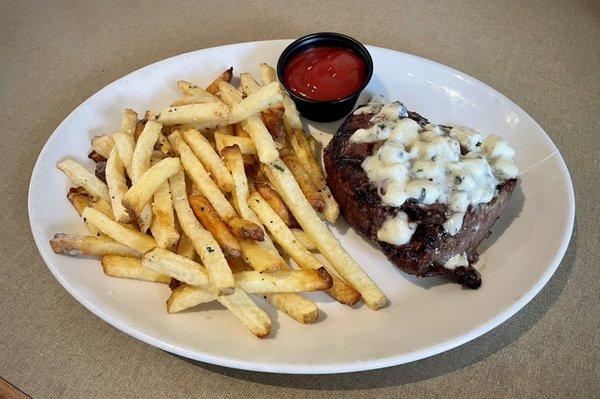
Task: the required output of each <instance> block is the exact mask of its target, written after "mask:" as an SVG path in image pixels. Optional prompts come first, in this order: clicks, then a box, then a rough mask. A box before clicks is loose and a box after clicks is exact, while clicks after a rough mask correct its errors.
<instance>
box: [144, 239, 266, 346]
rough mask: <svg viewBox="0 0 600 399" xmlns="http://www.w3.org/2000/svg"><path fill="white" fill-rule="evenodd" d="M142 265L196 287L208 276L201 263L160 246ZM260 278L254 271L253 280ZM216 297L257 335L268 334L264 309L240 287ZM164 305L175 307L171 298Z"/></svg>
mask: <svg viewBox="0 0 600 399" xmlns="http://www.w3.org/2000/svg"><path fill="white" fill-rule="evenodd" d="M142 265H143V266H146V267H149V268H151V269H153V270H155V271H158V272H161V273H165V274H170V275H171V277H174V278H176V279H177V280H179V281H182V282H187V283H188V284H190V283H191V284H192V285H196V286H199V287H203V284H204V283H205V282H206V280H207V279H208V278H207V275H206V271H205V270H204V268H203V267H202V266H201V265H200V264H198V263H195V262H192V261H190V260H189V259H186V258H184V257H182V256H178V255H176V254H173V253H171V252H168V251H165V250H162V249H159V248H156V249H154V250H153V251H151V252H148V253H146V254H145V255H144V259H143V261H142ZM261 278H262V277H261V275H260V274H259V273H257V276H256V279H258V280H260V279H261ZM177 289H179V288H177ZM177 289H176V290H175V291H177ZM181 290H183V289H181ZM181 290H180V291H181ZM176 296H177V294H176V295H175V297H176ZM216 299H217V300H218V301H219V302H220V303H221V304H223V305H224V306H225V307H226V308H227V309H229V310H230V311H231V312H232V313H233V314H234V316H235V317H237V318H238V320H240V321H241V322H242V323H243V324H244V325H245V326H246V327H247V328H248V329H250V330H251V331H252V332H253V333H254V334H255V335H256V336H258V337H264V336H266V335H268V333H269V331H270V327H271V320H270V319H269V317H268V316H267V314H266V313H265V312H264V311H263V310H261V309H260V308H259V307H258V306H256V304H255V303H254V302H252V300H251V299H250V297H248V295H247V294H246V293H245V292H244V290H243V288H241V287H238V288H237V289H236V290H235V291H234V292H233V294H231V295H228V296H220V297H217V298H216ZM167 306H168V309H169V308H170V309H171V311H173V310H174V309H176V308H177V307H176V306H174V304H173V300H172V301H171V305H169V304H168V305H167Z"/></svg>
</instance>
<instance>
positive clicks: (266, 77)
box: [260, 64, 302, 134]
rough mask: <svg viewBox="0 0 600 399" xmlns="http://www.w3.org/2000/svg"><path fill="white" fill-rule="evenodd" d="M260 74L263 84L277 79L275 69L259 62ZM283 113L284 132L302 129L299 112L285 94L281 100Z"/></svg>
mask: <svg viewBox="0 0 600 399" xmlns="http://www.w3.org/2000/svg"><path fill="white" fill-rule="evenodd" d="M260 74H261V78H262V82H263V84H264V85H267V84H271V83H272V82H276V81H277V74H276V73H275V70H274V69H273V68H272V67H270V66H269V65H267V64H260ZM282 104H283V107H284V108H285V113H284V114H283V125H284V127H285V131H286V133H288V134H289V133H290V132H291V131H292V130H293V129H302V121H300V114H299V113H298V109H297V108H296V104H294V101H293V100H292V99H291V98H290V96H288V95H287V94H285V95H284V96H283V100H282Z"/></svg>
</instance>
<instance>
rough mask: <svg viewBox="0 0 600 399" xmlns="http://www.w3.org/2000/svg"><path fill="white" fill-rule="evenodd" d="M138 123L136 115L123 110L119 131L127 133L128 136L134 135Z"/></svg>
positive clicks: (128, 110) (131, 111) (133, 112)
mask: <svg viewBox="0 0 600 399" xmlns="http://www.w3.org/2000/svg"><path fill="white" fill-rule="evenodd" d="M137 123H138V114H137V112H135V111H134V110H132V109H129V108H127V109H125V112H123V118H122V119H121V129H120V130H121V131H122V132H125V133H127V134H128V135H130V136H133V135H134V134H135V129H136V126H137Z"/></svg>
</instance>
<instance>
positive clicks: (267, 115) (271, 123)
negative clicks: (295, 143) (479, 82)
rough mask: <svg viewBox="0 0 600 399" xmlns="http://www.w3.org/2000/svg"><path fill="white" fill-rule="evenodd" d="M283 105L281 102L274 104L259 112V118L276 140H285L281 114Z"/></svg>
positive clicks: (283, 108) (283, 110)
mask: <svg viewBox="0 0 600 399" xmlns="http://www.w3.org/2000/svg"><path fill="white" fill-rule="evenodd" d="M284 113H285V107H284V106H283V104H279V105H276V106H274V107H271V108H269V109H266V110H264V111H263V112H261V115H260V116H261V118H262V121H263V123H264V124H265V127H266V128H267V130H268V131H269V133H271V136H272V137H273V140H275V141H276V142H283V141H285V130H283V114H284Z"/></svg>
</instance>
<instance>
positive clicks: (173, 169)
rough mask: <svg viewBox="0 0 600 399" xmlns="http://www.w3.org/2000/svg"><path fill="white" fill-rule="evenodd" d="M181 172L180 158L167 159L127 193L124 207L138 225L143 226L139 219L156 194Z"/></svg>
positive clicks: (138, 180) (146, 173) (142, 176)
mask: <svg viewBox="0 0 600 399" xmlns="http://www.w3.org/2000/svg"><path fill="white" fill-rule="evenodd" d="M180 170H181V162H180V161H179V158H165V159H163V160H161V161H160V162H158V163H156V164H155V165H153V166H152V167H150V168H149V169H148V170H146V172H144V174H143V175H141V176H140V177H139V178H138V179H137V180H136V182H135V183H134V184H133V186H131V188H130V189H129V190H128V191H127V193H125V195H124V196H123V201H122V202H123V206H124V207H125V208H126V209H127V211H128V212H129V214H130V215H131V216H132V218H135V219H136V220H138V222H139V223H138V224H142V223H141V222H142V220H140V219H139V218H140V212H141V211H142V210H143V209H144V207H145V206H147V205H149V204H150V201H151V200H152V197H153V196H154V193H155V192H156V191H157V190H158V189H159V188H160V186H161V185H162V184H163V183H164V182H166V181H167V179H168V178H169V177H171V176H173V175H174V174H175V173H177V172H178V171H180Z"/></svg>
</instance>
